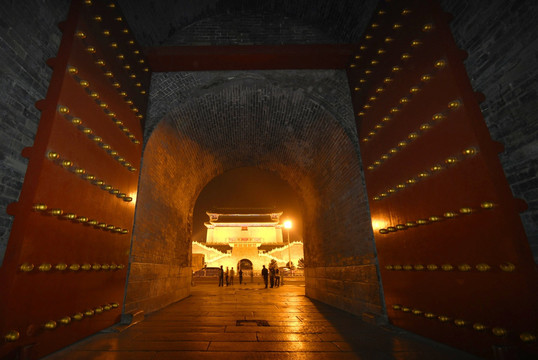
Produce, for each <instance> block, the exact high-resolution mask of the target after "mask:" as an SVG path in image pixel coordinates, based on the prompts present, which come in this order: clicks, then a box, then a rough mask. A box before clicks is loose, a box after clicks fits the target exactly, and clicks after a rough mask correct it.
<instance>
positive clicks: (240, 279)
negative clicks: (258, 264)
mask: <svg viewBox="0 0 538 360" xmlns="http://www.w3.org/2000/svg"><path fill="white" fill-rule="evenodd" d="M242 283H243V270H241V269H239V285H241V284H242Z"/></svg>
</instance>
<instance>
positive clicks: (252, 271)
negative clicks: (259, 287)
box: [250, 269, 254, 284]
mask: <svg viewBox="0 0 538 360" xmlns="http://www.w3.org/2000/svg"><path fill="white" fill-rule="evenodd" d="M250 283H251V284H254V269H252V270H250Z"/></svg>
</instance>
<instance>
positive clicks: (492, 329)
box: [348, 1, 538, 357]
mask: <svg viewBox="0 0 538 360" xmlns="http://www.w3.org/2000/svg"><path fill="white" fill-rule="evenodd" d="M447 20H448V17H447V14H444V13H443V12H442V11H441V9H440V8H439V6H438V5H437V4H436V3H435V2H434V1H390V2H389V1H386V2H383V4H382V5H381V7H380V8H379V9H378V11H377V13H376V15H375V16H374V18H373V20H372V22H371V24H370V27H369V28H368V30H367V33H366V34H365V36H364V38H363V41H362V42H361V45H360V48H359V49H358V51H357V54H356V56H355V58H354V60H353V62H352V64H351V65H350V68H349V71H348V75H349V81H350V86H351V89H352V93H353V102H354V108H355V110H356V113H357V124H358V128H359V136H360V148H361V154H362V159H363V166H364V173H365V179H366V186H367V191H368V196H369V202H370V210H371V216H372V226H373V230H374V234H375V240H376V246H377V250H378V256H379V263H380V269H381V277H382V283H383V289H384V294H385V301H386V306H387V313H388V316H389V319H390V321H391V323H393V324H395V325H397V326H399V327H402V328H406V329H409V330H412V331H414V332H417V333H419V334H422V335H424V336H428V337H432V338H434V339H437V340H439V341H441V342H445V343H447V344H450V345H452V346H455V347H459V348H462V349H465V350H467V351H470V352H474V353H476V354H479V355H481V356H487V357H491V356H493V353H494V352H495V351H497V352H502V351H508V352H513V353H518V352H521V353H533V352H534V353H536V348H535V347H534V344H535V340H536V334H537V331H538V321H537V320H538V291H537V281H536V280H537V276H536V266H535V264H534V262H533V259H532V256H531V252H530V248H529V245H528V242H527V239H526V237H525V233H524V230H523V227H522V225H521V221H520V219H519V214H518V211H521V210H523V209H524V205H523V206H522V205H521V203H520V202H518V201H517V200H515V199H514V198H513V197H512V194H511V192H510V189H509V187H508V184H507V182H506V179H505V177H504V174H503V171H502V168H501V165H500V162H499V160H498V158H497V154H498V152H499V151H501V149H502V146H500V145H499V144H496V143H494V142H493V141H492V140H491V138H490V136H489V133H488V130H487V127H486V125H485V123H484V120H483V118H482V115H481V112H480V108H479V106H478V103H477V95H476V94H475V93H473V91H472V89H471V86H470V83H469V80H468V78H467V75H466V72H465V68H464V66H463V63H462V60H463V58H464V52H463V51H461V50H459V49H458V48H457V47H456V45H455V43H454V41H453V39H452V36H451V34H450V30H449V27H448V24H447ZM478 98H479V96H478ZM496 347H499V348H502V349H495V348H496Z"/></svg>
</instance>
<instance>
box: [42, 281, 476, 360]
mask: <svg viewBox="0 0 538 360" xmlns="http://www.w3.org/2000/svg"><path fill="white" fill-rule="evenodd" d="M59 359H77V360H78V359H102V360H104V359H106V360H108V359H117V360H121V359H129V360H138V359H144V360H153V359H155V360H161V359H163V360H164V359H196V360H198V359H226V360H231V359H233V360H241V359H254V360H277V359H278V360H286V359H290V360H291V359H293V360H322V359H323V360H337V359H338V360H350V359H374V360H377V359H380V360H385V359H387V360H388V359H401V360H411V359H413V360H420V359H436V360H444V359H446V360H449V359H458V360H460V359H461V360H467V359H468V360H471V359H476V358H475V357H473V356H471V355H468V354H466V353H462V352H460V351H457V350H455V349H453V348H449V347H447V346H444V345H440V344H437V343H434V342H432V341H429V340H427V339H424V338H421V337H419V336H416V335H413V334H410V333H407V332H404V331H402V330H400V329H396V328H393V327H390V326H384V327H379V326H375V325H371V324H368V323H365V322H363V321H361V320H360V319H359V318H358V317H355V316H353V315H350V314H349V313H346V312H343V311H340V310H337V309H334V308H332V307H330V306H327V305H324V304H322V303H319V302H317V301H313V300H310V299H308V298H307V297H305V296H304V283H303V282H297V281H290V282H288V283H287V284H286V285H284V286H282V287H280V288H273V289H271V288H269V289H264V288H263V286H262V285H261V284H259V283H253V284H252V283H251V284H243V285H238V284H236V285H235V286H233V287H232V286H229V287H224V288H219V287H217V284H216V283H214V284H213V283H201V284H200V283H198V284H197V285H196V286H195V287H193V290H192V296H190V297H188V298H186V299H184V300H182V301H179V302H177V303H175V304H172V305H170V306H168V307H166V308H164V309H162V310H160V311H158V312H155V313H152V314H149V315H146V318H145V320H144V321H143V322H141V323H139V324H136V325H134V326H132V327H130V328H128V329H126V330H124V331H123V332H121V333H100V334H97V335H94V336H92V337H90V338H88V339H86V340H83V341H81V342H79V343H77V344H74V345H72V346H71V347H68V348H66V349H64V350H62V351H60V352H57V353H55V354H53V355H51V356H49V357H47V358H46V360H59Z"/></svg>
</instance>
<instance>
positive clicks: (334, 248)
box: [125, 70, 384, 316]
mask: <svg viewBox="0 0 538 360" xmlns="http://www.w3.org/2000/svg"><path fill="white" fill-rule="evenodd" d="M183 75H185V76H188V77H194V78H199V81H198V80H197V81H194V82H189V84H194V85H196V86H199V87H197V88H196V89H194V88H193V89H192V91H189V93H190V94H194V95H193V97H191V98H186V99H183V100H184V101H170V102H168V103H166V104H165V103H162V105H163V106H168V110H167V111H166V112H165V115H164V116H161V117H160V119H161V120H160V121H159V122H158V123H157V124H150V123H148V124H147V127H146V129H151V131H150V134H147V135H146V136H148V137H149V138H148V141H147V142H146V145H145V150H144V155H143V166H142V168H141V176H140V183H139V192H138V204H139V206H138V207H137V214H136V219H135V230H134V234H133V235H134V236H133V243H132V253H131V258H132V259H133V262H132V263H131V269H136V270H137V272H136V275H139V274H140V275H141V276H139V277H137V278H135V277H132V276H131V277H130V278H129V283H128V284H127V291H126V300H125V309H126V312H128V311H132V310H137V309H142V310H144V311H146V312H151V311H154V310H157V309H160V308H162V307H163V306H166V305H168V304H169V303H171V302H173V301H177V300H180V299H182V298H183V297H186V296H188V295H189V293H190V281H189V278H190V267H191V257H192V246H193V244H194V241H200V240H202V239H203V233H202V235H199V234H197V231H199V230H198V229H199V228H198V226H197V220H196V219H195V217H196V213H197V211H198V209H197V206H196V205H197V203H198V199H199V198H200V197H201V196H202V192H203V191H204V188H206V186H208V187H209V185H210V183H211V182H212V181H213V179H218V178H219V176H222V175H224V174H227V173H232V172H233V171H240V170H238V169H241V168H251V169H257V170H258V171H265V172H272V173H274V174H278V176H279V177H280V179H281V180H282V181H283V182H284V183H287V184H288V186H289V187H290V188H291V189H292V190H293V192H294V193H295V194H296V196H297V197H298V199H299V201H300V209H301V211H300V214H301V217H302V220H303V229H302V230H303V231H302V232H301V238H300V240H303V239H304V259H305V267H306V270H305V278H306V294H307V296H310V297H312V298H315V299H317V300H320V301H323V302H326V303H329V304H335V305H337V306H338V307H340V308H341V309H343V310H347V311H349V312H352V313H355V314H362V313H363V312H365V311H368V312H374V313H376V314H377V315H380V316H382V315H383V312H384V310H383V304H382V298H381V296H380V283H379V278H378V276H377V266H376V255H375V247H374V243H373V237H372V230H371V224H370V218H369V216H368V204H367V200H366V194H365V189H364V186H363V182H362V176H361V167H360V160H359V154H358V145H357V142H358V139H357V134H356V132H355V124H354V118H353V112H352V109H351V106H350V104H349V103H346V102H345V101H344V100H342V99H346V98H345V96H343V95H342V96H340V94H339V93H338V92H336V93H334V95H335V96H333V98H331V99H325V100H323V97H324V96H325V95H326V94H329V93H331V94H333V92H331V91H332V90H334V89H346V91H347V86H348V84H347V78H346V74H345V73H344V72H338V71H332V70H331V71H317V70H315V71H305V72H301V74H298V73H297V72H296V71H271V72H263V71H261V72H246V73H243V72H239V73H238V72H233V73H232V72H211V73H210V74H201V73H189V74H178V75H177V76H180V77H182V76H183ZM299 75H300V76H299ZM290 79H296V81H293V82H290ZM156 81H157V82H159V80H158V79H156ZM310 88H312V89H315V93H312V92H309V91H306V90H305V89H310ZM329 88H330V89H331V91H329ZM325 90H327V91H325ZM345 93H346V94H347V92H345ZM178 96H179V98H178V99H179V100H181V95H180V94H179V95H178ZM170 104H173V105H170ZM156 106H157V105H156ZM160 113H161V114H162V112H160ZM201 116H202V117H201ZM147 131H149V130H147ZM240 179H241V178H236V180H237V181H240ZM251 184H252V182H251ZM254 185H257V186H254V187H253V189H252V192H253V193H254V196H258V195H259V194H262V193H264V190H265V187H264V186H263V184H262V183H254ZM220 193H222V191H221V192H220ZM269 204H270V205H273V204H272V203H269ZM209 205H210V206H212V205H218V204H215V203H211V202H210V203H209ZM264 206H267V205H264ZM206 210H207V208H204V209H203V211H202V214H204V212H205V211H206ZM203 218H204V220H205V219H207V214H204V215H203ZM149 219H151V221H148V220H149ZM295 225H297V226H295ZM295 225H294V228H293V229H292V230H291V233H290V236H291V239H290V240H291V241H292V242H293V241H294V240H295V239H294V238H293V236H294V232H295V231H297V229H298V228H299V226H298V224H297V223H296V224H295ZM202 231H203V228H202ZM146 234H151V236H147V235H146ZM170 249H173V251H170ZM226 252H227V251H226ZM155 254H159V255H158V259H157V260H158V262H159V266H158V267H156V266H154V265H153V264H154V263H155ZM292 255H293V251H292ZM270 257H271V254H267V261H265V264H268V263H269V262H270ZM241 258H249V259H251V258H250V257H247V256H243V257H241ZM222 259H224V257H222ZM238 260H239V259H238ZM238 260H235V261H234V263H233V264H232V265H231V266H236V263H237V261H238ZM251 260H252V259H251ZM253 265H254V268H255V270H256V268H257V267H256V264H253ZM260 268H261V265H260ZM157 270H158V271H159V272H160V273H162V274H164V275H163V276H161V275H159V274H155V273H154V272H155V271H157ZM344 273H345V274H348V275H345V276H341V274H344ZM145 277H147V278H149V277H151V279H152V283H153V284H154V286H153V288H154V289H158V291H156V292H153V293H151V294H148V293H144V292H143V291H142V290H141V289H142V288H143V287H144V286H145V284H146V283H147V280H146V278H145ZM153 279H156V280H153ZM348 279H349V280H348ZM329 280H330V281H329ZM156 281H157V282H159V283H160V284H162V286H161V285H160V284H155V282H156ZM344 281H346V284H345V285H344ZM172 283H173V284H174V286H173V288H172V287H171V286H169V284H172ZM364 284H369V285H368V287H369V288H368V291H362V290H360V289H361V288H364ZM346 286H347V287H348V288H349V286H353V287H355V288H356V291H353V292H352V293H351V297H350V292H349V291H345V290H344V289H345V288H346ZM329 287H330V289H329ZM141 293H144V294H147V295H148V297H149V298H146V299H139V296H138V295H139V294H141ZM337 299H339V300H337Z"/></svg>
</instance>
